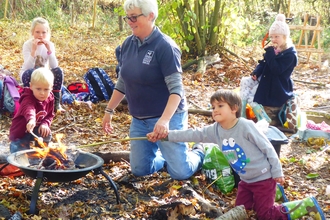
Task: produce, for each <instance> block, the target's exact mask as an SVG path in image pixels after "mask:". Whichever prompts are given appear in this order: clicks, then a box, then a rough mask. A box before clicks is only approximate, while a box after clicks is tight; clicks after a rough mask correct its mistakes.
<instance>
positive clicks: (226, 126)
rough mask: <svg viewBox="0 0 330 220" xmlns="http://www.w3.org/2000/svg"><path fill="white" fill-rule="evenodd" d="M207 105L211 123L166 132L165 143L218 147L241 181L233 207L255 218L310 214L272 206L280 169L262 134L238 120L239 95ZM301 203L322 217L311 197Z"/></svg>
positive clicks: (222, 93)
mask: <svg viewBox="0 0 330 220" xmlns="http://www.w3.org/2000/svg"><path fill="white" fill-rule="evenodd" d="M210 103H211V105H212V109H213V111H212V117H213V119H214V120H215V123H213V124H211V125H208V126H205V127H203V128H196V129H188V130H180V131H178V130H172V131H169V133H168V140H169V141H173V142H204V143H215V144H218V145H219V146H220V150H221V151H222V152H223V154H224V155H225V157H226V158H227V160H228V162H229V163H230V165H231V167H232V168H233V169H234V170H235V171H236V173H237V174H238V175H239V176H240V178H241V181H240V182H239V184H238V191H237V197H236V203H235V205H236V206H238V205H244V206H245V209H247V210H252V209H253V210H254V211H255V212H256V213H257V216H258V219H288V217H290V218H291V219H295V218H296V217H297V215H300V216H301V214H302V213H303V214H311V213H309V211H306V212H301V210H300V211H299V213H296V212H295V210H297V208H295V207H296V206H297V205H296V203H295V202H288V203H283V204H282V205H274V201H275V194H276V182H277V183H279V184H284V182H285V180H284V175H283V171H282V166H281V163H280V160H279V158H278V156H277V154H276V151H275V149H274V147H273V146H272V144H271V143H270V142H269V140H268V138H267V137H266V136H265V134H264V133H263V132H262V131H260V130H259V129H258V128H257V127H256V126H255V123H254V122H253V121H251V120H247V119H245V118H242V117H241V107H242V106H241V103H242V102H241V98H240V97H239V95H238V94H236V93H235V92H233V91H229V90H219V91H217V92H215V93H214V94H213V95H212V97H211V100H210ZM147 136H148V139H149V141H152V142H155V141H159V138H157V136H156V135H155V134H153V133H149V134H148V135H147ZM304 200H306V201H304ZM304 200H302V202H300V201H299V203H306V204H307V203H308V205H309V206H313V208H315V209H316V210H317V211H316V213H318V214H320V215H321V216H322V215H323V213H322V210H320V209H319V206H318V204H317V202H316V200H315V199H314V198H313V197H311V198H309V197H308V198H306V199H304ZM290 203H294V204H291V205H290ZM300 205H301V204H300ZM300 205H299V206H300ZM290 210H292V211H290ZM298 210H299V209H298ZM314 213H315V212H314ZM300 216H299V217H300Z"/></svg>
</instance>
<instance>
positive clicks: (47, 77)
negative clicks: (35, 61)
mask: <svg viewBox="0 0 330 220" xmlns="http://www.w3.org/2000/svg"><path fill="white" fill-rule="evenodd" d="M30 83H31V84H33V83H46V84H48V85H50V86H53V84H54V74H53V73H52V71H50V69H48V68H44V67H41V68H38V69H36V70H34V71H33V72H32V75H31V82H30Z"/></svg>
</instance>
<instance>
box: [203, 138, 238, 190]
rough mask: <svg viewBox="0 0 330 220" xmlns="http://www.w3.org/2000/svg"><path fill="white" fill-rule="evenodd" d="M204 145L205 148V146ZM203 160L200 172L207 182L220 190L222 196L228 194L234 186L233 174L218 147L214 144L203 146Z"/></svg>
mask: <svg viewBox="0 0 330 220" xmlns="http://www.w3.org/2000/svg"><path fill="white" fill-rule="evenodd" d="M205 145H206V146H205ZM204 146H205V149H206V151H205V158H204V163H203V166H202V171H203V173H204V174H205V175H206V177H207V179H208V181H209V182H210V183H212V182H213V181H215V180H216V181H215V183H214V185H215V186H216V187H217V188H218V189H220V191H221V192H222V193H224V194H226V193H229V192H231V191H232V190H233V188H234V186H235V180H234V174H233V172H232V169H231V168H230V165H229V163H228V161H227V160H226V158H225V156H224V155H223V153H222V152H221V151H220V149H219V146H218V145H216V144H204Z"/></svg>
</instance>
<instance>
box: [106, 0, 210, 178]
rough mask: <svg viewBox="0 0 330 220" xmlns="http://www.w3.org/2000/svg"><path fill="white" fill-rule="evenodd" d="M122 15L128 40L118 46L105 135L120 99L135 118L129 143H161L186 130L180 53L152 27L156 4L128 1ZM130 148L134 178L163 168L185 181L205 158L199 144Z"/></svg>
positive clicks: (146, 145)
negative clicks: (154, 137)
mask: <svg viewBox="0 0 330 220" xmlns="http://www.w3.org/2000/svg"><path fill="white" fill-rule="evenodd" d="M124 10H125V12H126V17H125V18H124V20H125V21H126V23H127V24H128V25H129V26H130V28H131V30H132V35H131V36H129V37H127V38H126V40H125V41H124V42H123V44H122V45H121V53H120V61H121V62H120V72H119V78H118V81H117V83H116V87H115V90H114V92H113V94H112V97H111V99H110V101H109V103H108V105H107V108H106V109H105V115H104V117H103V123H102V125H103V130H104V131H105V132H107V133H110V132H112V131H113V129H114V128H113V127H112V125H111V119H112V115H113V114H114V109H115V108H116V107H117V105H118V104H119V103H120V101H121V100H122V99H123V98H124V97H126V99H127V102H128V108H129V112H130V114H131V115H132V116H133V117H132V122H131V125H130V131H129V135H130V137H131V138H133V137H146V135H147V134H148V133H150V132H155V134H156V135H158V137H159V138H165V137H166V136H167V134H168V130H169V129H170V130H182V129H187V127H188V113H187V103H186V98H185V93H184V89H183V83H182V68H181V52H180V49H179V47H178V46H177V45H176V43H175V42H174V41H173V40H172V39H171V38H170V37H169V36H167V35H165V34H164V33H162V32H161V30H160V29H159V28H158V27H157V26H155V20H156V19H157V16H158V5H157V1H156V0H126V1H125V3H124ZM130 143H131V145H130V147H131V153H130V164H131V170H132V173H133V174H134V175H136V176H144V175H148V174H152V173H154V172H157V171H159V170H160V169H162V168H163V167H166V169H167V171H168V173H169V174H170V175H171V177H172V178H173V179H178V180H182V179H187V178H189V177H190V176H192V175H193V174H194V173H195V172H196V171H197V170H199V169H200V168H201V166H202V163H203V159H204V151H203V149H202V147H200V145H196V146H198V147H196V148H193V150H189V148H188V145H187V144H186V143H174V142H168V141H158V142H156V143H152V142H149V141H147V140H135V141H134V140H133V141H131V142H130Z"/></svg>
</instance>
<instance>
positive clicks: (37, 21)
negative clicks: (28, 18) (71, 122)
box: [31, 17, 50, 40]
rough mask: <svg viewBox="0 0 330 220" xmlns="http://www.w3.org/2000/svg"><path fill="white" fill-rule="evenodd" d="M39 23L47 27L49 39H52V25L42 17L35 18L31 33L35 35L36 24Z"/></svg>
mask: <svg viewBox="0 0 330 220" xmlns="http://www.w3.org/2000/svg"><path fill="white" fill-rule="evenodd" d="M38 24H42V25H44V26H45V27H46V28H47V40H49V39H50V26H49V23H48V21H47V20H46V19H44V18H42V17H36V18H34V19H33V21H32V25H31V35H33V32H34V29H35V28H36V26H37V25H38Z"/></svg>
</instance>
